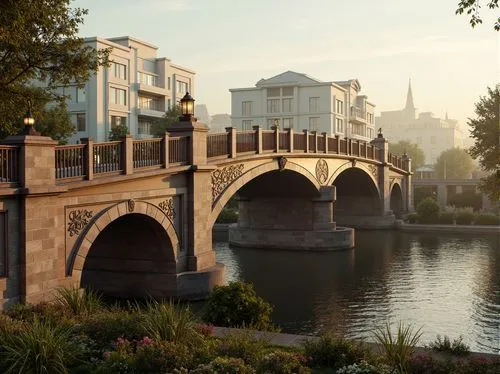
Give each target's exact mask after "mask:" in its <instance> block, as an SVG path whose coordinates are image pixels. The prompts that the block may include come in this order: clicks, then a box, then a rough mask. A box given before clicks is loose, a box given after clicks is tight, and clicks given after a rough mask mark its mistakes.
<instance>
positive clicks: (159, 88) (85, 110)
mask: <svg viewBox="0 0 500 374" xmlns="http://www.w3.org/2000/svg"><path fill="white" fill-rule="evenodd" d="M85 45H87V46H91V47H93V48H95V49H103V48H108V47H111V54H110V61H111V64H110V66H109V67H100V68H99V70H98V71H97V73H96V74H94V75H93V76H92V78H90V80H89V81H88V82H87V84H86V85H85V88H83V89H78V88H77V87H76V86H66V87H61V88H60V91H61V92H60V93H63V94H65V95H69V96H70V98H69V100H68V108H69V111H70V113H71V117H72V120H73V121H74V123H75V125H76V128H77V133H76V134H75V135H74V136H73V137H72V138H71V139H70V141H71V142H73V143H74V142H76V141H77V140H78V139H80V138H83V137H89V136H90V137H93V138H94V140H95V141H104V140H106V139H107V137H108V134H109V131H110V130H111V128H112V127H113V126H116V125H118V124H125V125H127V127H128V128H129V131H130V134H132V136H134V137H139V138H141V137H142V138H144V137H150V136H151V135H150V128H151V122H152V121H153V120H154V119H156V118H160V117H162V116H163V115H164V114H165V111H166V110H167V109H168V108H170V107H171V106H172V105H174V104H175V103H177V102H178V101H179V100H180V99H181V98H182V97H183V96H184V94H185V93H186V92H190V93H191V94H193V95H194V92H193V91H194V76H195V72H194V71H192V70H190V69H187V68H185V67H182V66H180V65H176V64H174V63H172V61H170V60H169V59H168V58H166V57H157V56H156V53H157V50H158V47H156V46H154V45H152V44H149V43H147V42H144V41H141V40H138V39H135V38H132V37H129V36H124V37H118V38H108V39H103V38H99V37H92V38H86V39H85Z"/></svg>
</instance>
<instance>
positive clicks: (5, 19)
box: [0, 0, 109, 136]
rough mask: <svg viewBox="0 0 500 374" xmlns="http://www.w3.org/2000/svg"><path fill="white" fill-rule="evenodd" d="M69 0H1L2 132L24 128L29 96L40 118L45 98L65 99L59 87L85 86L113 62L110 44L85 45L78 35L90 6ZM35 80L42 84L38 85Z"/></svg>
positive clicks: (12, 131) (47, 100)
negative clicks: (107, 46)
mask: <svg viewBox="0 0 500 374" xmlns="http://www.w3.org/2000/svg"><path fill="white" fill-rule="evenodd" d="M69 3H70V0H2V2H0V129H1V134H0V135H4V136H5V135H8V134H14V133H16V132H18V131H19V129H20V128H21V127H22V125H21V122H20V121H19V119H20V118H21V117H22V116H23V114H24V113H25V112H26V110H27V109H28V102H29V101H30V102H31V103H32V105H33V108H32V109H33V114H34V116H35V118H41V116H42V111H43V106H44V105H45V104H46V103H48V102H51V101H57V102H59V103H61V102H63V101H65V97H64V96H63V95H62V94H60V93H58V92H57V87H58V86H67V85H75V86H78V87H83V85H84V84H85V82H86V81H88V80H89V78H90V76H91V75H92V74H93V73H94V72H95V71H97V69H98V67H99V66H101V65H106V64H107V63H108V56H109V50H108V49H102V50H98V51H97V50H95V49H93V48H92V47H90V46H84V40H83V38H80V37H78V30H79V26H80V25H81V24H82V23H83V18H84V16H85V15H86V14H87V12H88V11H87V10H86V9H81V8H71V7H70V5H69ZM36 81H38V82H43V87H35V86H34V82H36ZM38 85H39V86H40V84H38Z"/></svg>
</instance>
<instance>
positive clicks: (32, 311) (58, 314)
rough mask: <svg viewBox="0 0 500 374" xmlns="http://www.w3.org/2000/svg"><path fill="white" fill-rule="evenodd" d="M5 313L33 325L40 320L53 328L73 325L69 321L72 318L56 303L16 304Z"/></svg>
mask: <svg viewBox="0 0 500 374" xmlns="http://www.w3.org/2000/svg"><path fill="white" fill-rule="evenodd" d="M5 313H6V314H7V315H8V316H10V317H11V318H13V319H15V320H18V321H23V322H30V323H31V322H32V321H33V320H34V319H39V320H43V321H45V322H47V323H49V324H51V325H53V326H56V325H61V324H71V321H70V320H69V319H70V317H71V316H69V315H68V313H67V311H66V310H65V309H64V308H62V307H61V306H60V305H57V304H54V303H47V302H43V303H39V304H36V305H32V304H24V303H20V304H14V305H12V306H10V307H9V308H8V309H7V311H6V312H5Z"/></svg>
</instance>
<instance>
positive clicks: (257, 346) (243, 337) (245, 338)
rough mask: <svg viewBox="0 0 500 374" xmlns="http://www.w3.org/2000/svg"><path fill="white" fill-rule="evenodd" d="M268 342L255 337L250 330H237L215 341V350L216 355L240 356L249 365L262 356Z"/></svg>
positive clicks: (254, 363) (255, 362)
mask: <svg viewBox="0 0 500 374" xmlns="http://www.w3.org/2000/svg"><path fill="white" fill-rule="evenodd" d="M267 347H268V342H267V341H266V340H264V339H256V338H255V337H254V334H253V332H252V331H249V330H247V331H238V332H234V333H231V334H229V335H227V336H225V337H224V338H223V339H221V340H218V341H217V345H216V347H215V352H216V354H217V355H218V356H227V357H234V358H241V359H242V360H243V361H244V362H245V363H247V364H249V365H256V364H257V363H258V362H259V361H260V360H261V359H262V357H263V356H264V354H265V350H266V348H267Z"/></svg>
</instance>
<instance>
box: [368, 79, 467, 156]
mask: <svg viewBox="0 0 500 374" xmlns="http://www.w3.org/2000/svg"><path fill="white" fill-rule="evenodd" d="M376 122H377V126H380V127H381V128H382V130H383V134H384V136H385V137H386V138H387V139H388V140H389V141H390V142H398V141H400V140H407V141H409V142H411V143H416V144H418V145H419V146H420V148H421V149H422V150H423V151H424V153H425V162H426V164H434V163H435V162H436V159H437V158H438V156H439V155H440V154H441V152H443V151H445V150H447V149H450V148H455V147H459V148H463V147H464V135H463V133H462V131H461V129H460V128H459V126H458V124H457V121H456V120H452V119H448V114H447V115H446V117H445V119H441V118H436V117H434V116H433V114H432V113H431V112H422V113H420V114H419V116H418V118H417V117H416V108H415V105H414V103H413V93H412V89H411V82H410V83H409V85H408V93H407V96H406V105H405V107H404V108H403V109H401V110H393V111H387V112H381V116H380V117H377V118H376Z"/></svg>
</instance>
